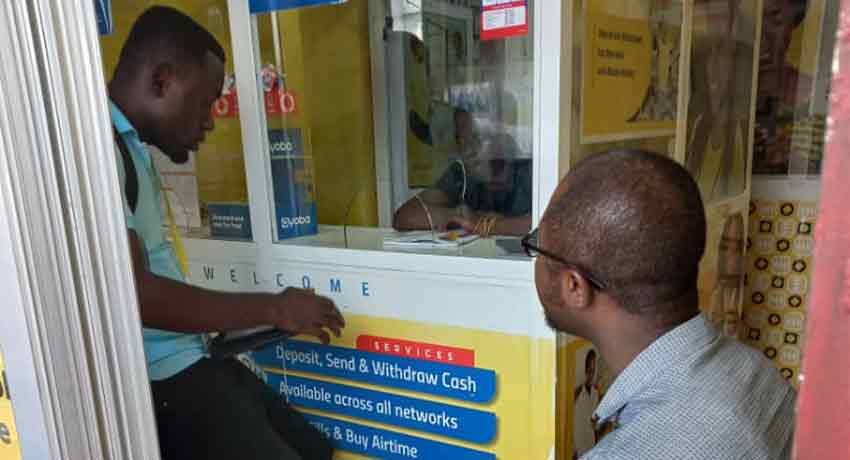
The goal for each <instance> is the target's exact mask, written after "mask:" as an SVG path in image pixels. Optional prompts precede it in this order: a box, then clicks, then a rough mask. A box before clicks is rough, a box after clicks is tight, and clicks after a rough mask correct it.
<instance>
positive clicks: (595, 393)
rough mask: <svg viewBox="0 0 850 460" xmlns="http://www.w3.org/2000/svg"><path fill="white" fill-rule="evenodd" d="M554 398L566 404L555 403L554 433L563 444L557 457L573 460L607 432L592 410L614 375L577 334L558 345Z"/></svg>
mask: <svg viewBox="0 0 850 460" xmlns="http://www.w3.org/2000/svg"><path fill="white" fill-rule="evenodd" d="M558 354H559V358H558V360H559V361H560V362H562V363H565V364H566V365H564V366H561V367H559V375H558V398H559V400H560V401H565V402H566V404H561V405H559V406H558V411H559V413H558V416H557V420H558V423H559V424H560V426H559V428H558V430H557V433H558V434H557V435H558V436H560V437H561V438H562V439H561V440H560V441H559V442H558V445H561V446H564V449H562V450H561V451H560V452H559V454H558V458H557V460H577V459H580V458H582V455H584V454H585V453H587V452H588V451H590V450H591V449H592V448H593V447H594V446H595V445H596V444H597V443H599V441H601V440H602V438H603V437H604V436H605V435H606V434H607V433H609V432H610V430H611V427H608V426H602V427H598V426H596V424H595V423H594V422H593V413H594V412H595V411H596V407H597V406H599V403H600V402H601V401H602V398H603V397H604V396H605V392H606V391H608V388H609V387H610V385H611V383H612V382H613V380H614V377H615V376H614V375H613V374H612V373H611V371H610V369H609V368H608V366H607V365H606V364H605V362H604V361H603V360H602V356H601V355H600V354H599V351H598V350H597V349H596V348H594V346H593V344H591V343H590V342H588V341H586V340H584V339H580V338H577V337H570V338H569V339H566V341H565V343H562V344H560V345H559V351H558Z"/></svg>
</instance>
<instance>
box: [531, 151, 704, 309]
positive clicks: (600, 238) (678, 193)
mask: <svg viewBox="0 0 850 460" xmlns="http://www.w3.org/2000/svg"><path fill="white" fill-rule="evenodd" d="M566 180H567V182H568V184H567V191H566V192H565V193H564V194H562V195H561V196H560V197H558V199H557V200H556V201H555V202H553V204H552V206H551V207H550V209H549V211H548V212H547V214H546V216H544V224H545V225H547V227H546V228H547V230H548V234H549V235H551V236H550V237H549V238H547V239H548V240H549V241H547V246H550V250H551V251H554V252H556V253H557V254H558V255H560V256H562V257H563V258H564V259H565V260H569V261H570V262H574V263H578V264H581V265H582V266H584V267H587V268H588V269H589V270H590V272H591V273H592V274H593V275H594V276H595V277H596V278H597V279H599V280H600V281H602V282H603V283H605V284H606V288H605V292H606V293H607V294H608V295H610V296H611V297H612V298H613V300H614V301H615V302H616V303H617V304H618V305H619V306H620V307H621V308H623V309H625V310H626V311H628V312H630V313H633V314H638V315H643V316H652V317H653V319H657V320H659V321H660V323H657V324H659V325H662V326H667V325H670V323H671V322H672V323H674V324H678V323H680V322H683V321H684V320H686V319H687V318H689V317H690V316H692V313H693V312H694V309H696V308H697V307H698V305H697V302H698V294H697V277H698V275H699V262H700V259H702V256H703V253H704V251H705V240H706V221H705V210H704V207H703V203H702V198H701V197H700V193H699V188H698V187H697V184H696V183H695V182H694V180H693V179H692V178H691V176H690V174H688V172H687V171H686V170H685V168H684V167H682V166H681V165H679V164H678V163H676V162H674V161H673V160H671V159H669V158H666V157H664V156H661V155H658V154H654V153H650V152H646V151H641V150H611V151H607V152H603V153H599V154H596V155H593V156H590V157H588V158H587V159H585V160H583V161H581V162H579V163H578V164H577V165H576V167H575V168H574V169H573V171H571V172H570V174H569V175H568V176H567V179H566ZM550 263H552V262H550ZM689 315H690V316H689Z"/></svg>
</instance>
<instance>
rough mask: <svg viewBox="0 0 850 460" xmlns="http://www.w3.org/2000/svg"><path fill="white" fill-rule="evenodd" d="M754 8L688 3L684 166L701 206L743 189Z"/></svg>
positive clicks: (719, 1)
mask: <svg viewBox="0 0 850 460" xmlns="http://www.w3.org/2000/svg"><path fill="white" fill-rule="evenodd" d="M757 8H758V2H739V1H737V0H698V1H697V2H695V4H694V13H693V30H692V34H691V76H690V77H691V78H690V94H689V96H688V117H687V118H688V119H687V123H688V125H687V126H688V134H687V144H686V149H685V150H686V154H685V164H686V166H687V168H688V171H690V172H691V174H692V175H693V177H694V179H695V180H696V181H697V184H698V185H699V187H700V191H701V192H702V195H703V200H704V201H705V202H706V203H713V202H717V201H721V200H725V199H728V198H731V197H734V196H738V195H741V194H742V193H744V192H745V191H746V189H747V182H748V177H749V169H748V168H749V158H750V156H751V155H750V139H751V133H752V124H751V114H752V102H753V83H754V81H753V80H754V79H753V69H754V66H755V58H756V55H755V53H756V51H757V43H758V36H757V34H756V33H757V30H756V28H757V23H758V21H757V19H758V18H757V14H758V13H757Z"/></svg>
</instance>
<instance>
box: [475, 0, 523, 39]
mask: <svg viewBox="0 0 850 460" xmlns="http://www.w3.org/2000/svg"><path fill="white" fill-rule="evenodd" d="M519 35H528V1H527V0H521V1H516V0H484V5H483V8H482V10H481V40H494V39H497V38H507V37H516V36H519Z"/></svg>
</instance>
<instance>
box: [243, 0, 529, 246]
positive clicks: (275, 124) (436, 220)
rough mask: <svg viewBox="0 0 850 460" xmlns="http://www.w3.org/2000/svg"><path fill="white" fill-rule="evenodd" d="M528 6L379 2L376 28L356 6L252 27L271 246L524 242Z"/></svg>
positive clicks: (262, 17)
mask: <svg viewBox="0 0 850 460" xmlns="http://www.w3.org/2000/svg"><path fill="white" fill-rule="evenodd" d="M513 3H525V2H513ZM531 3H532V2H528V6H525V5H522V6H516V5H513V4H509V5H507V6H505V5H495V6H493V5H490V3H489V2H483V3H482V2H481V1H441V0H429V1H423V2H421V4H420V5H418V6H416V7H412V6H410V5H408V4H403V3H401V2H387V3H386V9H384V8H383V7H381V10H383V11H385V19H384V21H381V22H380V23H375V22H374V21H373V22H371V23H370V20H369V15H370V11H373V10H374V9H375V8H376V6H375V5H371V8H372V10H370V4H369V2H367V1H365V0H352V1H349V2H346V3H344V4H334V5H323V6H316V7H311V8H300V9H291V10H285V11H277V12H268V13H260V14H257V15H256V18H257V30H258V41H259V46H260V56H261V58H260V62H259V63H258V69H257V71H258V72H261V74H262V76H263V78H262V83H263V94H264V95H265V106H266V107H265V109H266V122H267V127H268V136H269V142H270V147H271V152H269V154H268V155H267V161H268V171H269V176H270V177H269V180H270V182H271V185H270V188H271V189H272V194H271V195H272V199H273V203H272V204H271V207H272V209H273V215H274V221H273V232H274V233H273V234H274V236H275V239H276V240H277V241H280V242H284V241H285V242H286V243H287V244H320V245H328V246H337V247H354V248H361V249H380V248H384V249H401V248H403V247H413V248H416V247H419V248H423V247H425V246H428V245H430V246H432V248H431V249H433V248H434V247H441V246H443V245H446V246H450V247H455V248H456V247H458V246H459V245H461V244H462V243H463V242H465V241H467V240H465V239H464V238H468V240H469V241H471V240H473V239H474V238H475V237H476V235H477V236H493V237H502V236H512V237H518V236H521V235H523V234H525V233H526V232H527V231H528V230H529V229H530V223H531V213H532V190H533V186H532V171H533V169H532V164H533V151H532V150H533V149H532V123H533V69H534V52H533V47H532V41H533V40H532V35H531V32H530V30H531V27H530V25H529V22H530V18H531V12H530V10H529V8H530V7H531V6H532V5H531ZM376 27H377V28H380V29H381V33H382V35H383V37H382V38H383V40H382V41H380V42H378V44H377V45H376V44H375V42H374V41H370V31H372V32H374V30H375V28H376ZM374 53H379V54H380V55H381V57H380V59H376V56H373V54H374ZM375 62H380V63H381V64H380V65H377V66H376V65H374V63H375ZM373 72H381V73H383V75H380V76H379V75H375V74H373ZM376 78H377V79H378V80H377V81H386V82H387V84H386V86H380V85H375V84H374V82H375V81H376ZM376 120H378V122H380V120H387V129H388V134H386V136H387V138H386V139H377V138H376V134H375V123H376ZM382 170H383V171H386V173H382V172H381V171H382ZM384 174H386V176H387V177H381V176H382V175H384ZM379 177H380V180H379ZM379 185H380V186H379ZM379 209H389V210H391V212H390V213H389V214H390V215H388V216H385V218H383V219H382V217H381V216H379ZM406 236H410V237H411V239H410V240H405V238H406ZM293 238H294V239H293ZM423 239H428V240H430V242H426V243H423V244H422V245H419V246H417V244H418V243H416V242H415V241H421V240H423ZM515 246H517V248H518V245H515ZM494 247H495V246H494Z"/></svg>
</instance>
